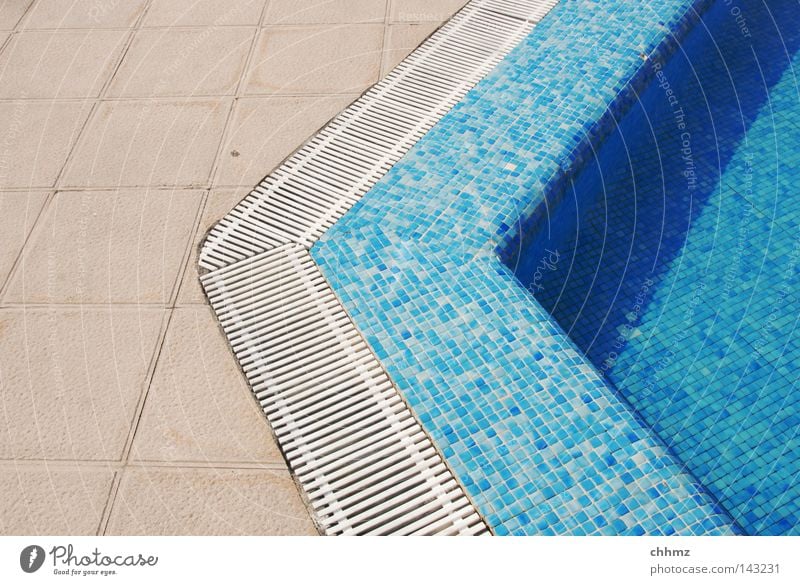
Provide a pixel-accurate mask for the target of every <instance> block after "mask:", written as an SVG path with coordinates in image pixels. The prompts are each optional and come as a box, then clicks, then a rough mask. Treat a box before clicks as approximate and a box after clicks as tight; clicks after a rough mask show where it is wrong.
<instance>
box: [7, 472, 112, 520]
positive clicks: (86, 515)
mask: <svg viewBox="0 0 800 585" xmlns="http://www.w3.org/2000/svg"><path fill="white" fill-rule="evenodd" d="M113 479H114V472H113V471H111V470H108V469H98V468H91V467H85V466H84V467H80V466H77V465H60V464H46V463H42V464H37V465H30V464H22V465H14V464H2V465H0V493H2V494H3V497H2V498H0V533H2V534H4V535H37V536H39V535H41V536H45V535H53V536H55V535H63V534H74V535H79V536H92V535H94V534H97V530H98V528H99V526H100V519H101V517H102V515H103V508H104V507H105V505H106V501H107V500H108V494H109V490H110V489H111V482H112V481H113Z"/></svg>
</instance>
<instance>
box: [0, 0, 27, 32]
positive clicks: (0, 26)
mask: <svg viewBox="0 0 800 585" xmlns="http://www.w3.org/2000/svg"><path fill="white" fill-rule="evenodd" d="M32 1H33V0H0V30H12V29H13V28H14V27H15V26H16V25H17V23H18V22H19V20H20V18H22V15H23V14H25V11H26V10H28V6H30V5H31V2H32Z"/></svg>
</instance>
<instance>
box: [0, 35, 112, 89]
mask: <svg viewBox="0 0 800 585" xmlns="http://www.w3.org/2000/svg"><path fill="white" fill-rule="evenodd" d="M127 35H128V33H127V32H126V31H116V30H99V31H88V30H87V31H62V32H51V31H34V32H24V33H17V34H16V35H14V37H13V38H12V39H11V41H10V42H9V44H8V46H6V48H5V50H4V51H3V53H2V55H0V98H6V99H8V98H82V97H96V96H97V95H99V94H100V90H101V89H102V87H103V85H104V84H105V83H106V81H108V78H109V77H110V76H111V74H112V73H113V71H114V67H116V64H117V61H118V59H119V56H120V53H121V52H122V48H123V46H124V43H125V39H126V38H127Z"/></svg>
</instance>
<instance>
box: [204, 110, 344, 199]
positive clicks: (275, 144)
mask: <svg viewBox="0 0 800 585" xmlns="http://www.w3.org/2000/svg"><path fill="white" fill-rule="evenodd" d="M355 98H356V96H355V95H352V96H334V97H268V98H245V99H241V100H239V101H238V102H237V103H236V105H235V106H234V113H233V121H232V123H231V126H230V130H229V135H228V137H227V139H226V141H225V147H224V148H223V149H222V155H221V157H220V162H219V165H218V170H217V175H216V177H215V178H214V182H215V183H216V184H218V185H249V186H253V185H255V184H256V183H258V182H259V181H260V180H261V179H263V178H264V176H265V175H266V174H267V173H268V172H270V171H271V170H272V169H274V168H275V167H276V166H277V165H278V164H279V163H280V162H281V161H283V159H285V158H286V157H287V156H289V155H290V154H291V153H292V152H293V151H294V150H296V149H297V148H298V147H299V146H300V145H301V144H303V142H305V141H306V140H308V139H309V138H310V137H311V136H313V135H314V133H315V132H316V131H317V130H319V129H320V128H322V127H323V126H324V125H325V124H326V123H327V122H328V121H329V120H330V119H331V118H333V117H334V116H336V115H337V114H338V113H339V112H341V111H342V110H343V109H344V108H346V107H347V106H348V105H349V104H350V102H352V101H353V100H354V99H355Z"/></svg>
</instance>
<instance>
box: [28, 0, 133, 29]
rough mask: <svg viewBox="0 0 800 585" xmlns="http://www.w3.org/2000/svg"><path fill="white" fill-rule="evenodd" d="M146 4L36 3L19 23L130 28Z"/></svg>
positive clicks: (66, 0)
mask: <svg viewBox="0 0 800 585" xmlns="http://www.w3.org/2000/svg"><path fill="white" fill-rule="evenodd" d="M146 5H147V0H124V2H99V1H98V0H37V2H36V3H35V4H34V5H33V6H32V7H31V9H30V10H29V11H28V13H27V14H26V15H25V18H23V19H22V22H20V28H21V29H25V30H29V29H43V28H47V29H73V28H83V29H100V28H130V27H132V26H133V25H134V24H136V20H137V19H138V18H139V16H140V15H141V14H142V12H143V11H144V8H145V6H146Z"/></svg>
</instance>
